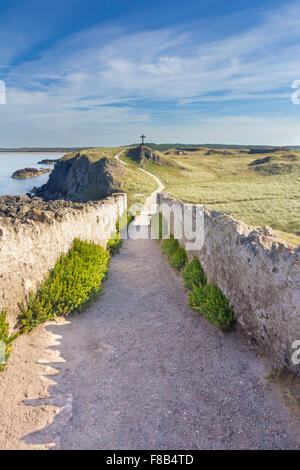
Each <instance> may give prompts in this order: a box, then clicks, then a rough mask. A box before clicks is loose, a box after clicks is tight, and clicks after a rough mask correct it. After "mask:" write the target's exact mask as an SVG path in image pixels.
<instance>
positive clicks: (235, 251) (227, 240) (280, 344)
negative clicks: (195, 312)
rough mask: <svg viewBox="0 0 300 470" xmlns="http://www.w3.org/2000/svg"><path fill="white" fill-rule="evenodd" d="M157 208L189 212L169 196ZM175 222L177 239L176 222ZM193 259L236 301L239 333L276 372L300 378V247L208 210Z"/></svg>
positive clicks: (161, 196) (268, 230)
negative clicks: (297, 350) (299, 360)
mask: <svg viewBox="0 0 300 470" xmlns="http://www.w3.org/2000/svg"><path fill="white" fill-rule="evenodd" d="M157 202H158V205H159V207H160V208H161V209H162V208H163V207H164V206H167V207H169V208H170V207H172V209H173V211H179V213H181V212H182V208H183V206H184V204H183V203H182V202H181V201H179V200H176V199H174V198H172V197H171V196H169V195H167V194H158V201H157ZM185 206H188V207H189V209H190V210H194V209H196V207H197V206H193V205H192V204H186V205H185ZM198 207H199V206H198ZM173 213H174V212H173ZM175 213H176V212H175ZM163 214H164V212H163ZM165 217H166V218H167V216H165ZM169 220H170V224H171V232H173V233H174V216H171V218H170V219H169ZM179 242H180V244H181V245H182V246H184V247H186V244H187V243H188V242H190V240H187V239H186V238H185V236H182V237H181V239H180V240H179ZM188 254H189V256H190V257H192V256H196V257H197V258H198V259H199V260H200V262H201V264H202V266H203V269H204V270H205V273H206V275H207V277H208V279H209V281H211V282H214V283H216V284H217V285H218V286H219V287H220V288H221V289H222V291H223V292H224V293H225V295H226V296H227V297H228V299H229V300H230V302H231V304H232V306H233V308H234V312H235V316H236V320H237V326H238V330H239V331H240V332H242V333H243V334H244V335H246V337H248V338H249V341H250V342H251V343H252V344H253V345H256V346H257V347H258V348H259V349H260V350H261V351H262V352H263V353H264V354H265V355H266V356H267V357H268V358H269V359H270V360H271V362H272V364H273V366H278V367H280V368H286V367H287V368H289V369H290V370H291V371H292V372H294V373H296V374H299V375H300V368H299V367H300V366H297V365H295V364H293V362H292V354H293V343H294V342H295V341H299V340H300V246H299V247H298V248H297V249H295V248H294V247H293V246H291V245H289V244H288V243H285V242H284V241H283V240H281V239H280V238H279V237H278V236H277V235H276V234H275V233H274V232H273V230H272V229H271V228H269V227H263V228H255V229H253V228H252V227H250V226H248V225H246V224H244V223H243V222H240V221H239V220H236V219H234V218H233V217H231V216H230V215H228V214H224V213H222V212H217V211H215V210H210V209H208V208H205V209H204V244H203V246H202V248H201V249H199V250H196V251H193V252H188Z"/></svg>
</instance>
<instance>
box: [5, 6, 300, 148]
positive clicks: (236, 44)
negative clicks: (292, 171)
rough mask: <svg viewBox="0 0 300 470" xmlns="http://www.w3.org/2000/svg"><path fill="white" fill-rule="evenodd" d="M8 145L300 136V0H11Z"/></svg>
mask: <svg viewBox="0 0 300 470" xmlns="http://www.w3.org/2000/svg"><path fill="white" fill-rule="evenodd" d="M0 46H1V47H0V80H3V81H5V83H6V89H7V103H6V105H3V104H2V105H0V147H9V146H16V147H18V146H96V145H98V146H100V145H119V144H130V143H132V142H135V141H137V140H138V136H139V135H140V132H141V131H143V132H144V133H145V134H146V136H147V140H148V141H151V142H184V143H226V144H229V143H236V144H271V145H300V132H299V130H300V105H295V104H293V103H292V100H291V95H292V93H293V91H294V90H293V89H292V88H291V85H292V83H293V81H295V80H300V60H299V59H300V2H299V1H298V2H286V1H284V2H283V1H276V0H272V1H257V0H252V1H248V0H244V1H242V2H241V1H230V0H229V1H227V2H224V1H219V0H210V1H200V0H193V1H185V2H184V1H182V0H180V1H179V0H148V1H147V0H146V1H145V0H144V1H133V0H131V1H130V0H85V1H82V0H72V1H71V0H60V1H57V0H52V1H51V2H49V1H45V0H2V1H1V0H0Z"/></svg>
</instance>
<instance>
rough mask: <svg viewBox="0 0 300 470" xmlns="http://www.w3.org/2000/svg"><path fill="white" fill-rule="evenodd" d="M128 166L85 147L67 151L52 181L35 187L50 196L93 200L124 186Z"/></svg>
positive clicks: (53, 172) (55, 170)
mask: <svg viewBox="0 0 300 470" xmlns="http://www.w3.org/2000/svg"><path fill="white" fill-rule="evenodd" d="M125 173H126V170H125V169H124V167H123V166H122V164H121V163H119V162H118V161H117V160H116V159H114V158H108V157H99V158H97V155H95V154H90V153H89V152H88V151H86V152H85V151H83V152H80V153H77V154H75V155H73V154H71V155H65V156H64V157H63V158H62V159H60V160H59V161H58V162H57V163H56V165H55V167H54V170H53V171H52V173H51V175H50V177H49V181H48V182H47V183H46V184H45V185H43V186H42V187H41V188H37V189H36V190H35V194H36V195H37V196H40V197H43V198H44V199H46V200H51V199H65V200H71V201H89V200H97V199H102V198H103V197H106V196H108V195H110V194H112V193H113V192H116V191H119V190H121V189H122V177H123V176H124V175H125Z"/></svg>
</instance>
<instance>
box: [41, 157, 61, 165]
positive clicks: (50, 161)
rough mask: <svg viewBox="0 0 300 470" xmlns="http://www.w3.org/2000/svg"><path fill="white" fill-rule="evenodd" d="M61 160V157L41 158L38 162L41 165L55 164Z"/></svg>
mask: <svg viewBox="0 0 300 470" xmlns="http://www.w3.org/2000/svg"><path fill="white" fill-rule="evenodd" d="M59 160H61V159H60V158H45V160H41V161H40V162H38V164H39V165H53V164H55V163H57V162H59Z"/></svg>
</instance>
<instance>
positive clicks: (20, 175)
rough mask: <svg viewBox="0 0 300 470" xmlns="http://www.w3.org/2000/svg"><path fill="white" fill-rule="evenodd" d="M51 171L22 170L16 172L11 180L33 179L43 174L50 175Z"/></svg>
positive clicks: (42, 169) (46, 169)
mask: <svg viewBox="0 0 300 470" xmlns="http://www.w3.org/2000/svg"><path fill="white" fill-rule="evenodd" d="M51 171H52V170H50V169H49V168H41V169H40V170H39V169H37V168H29V167H27V168H23V169H22V170H17V171H15V172H14V173H13V174H12V178H15V179H18V180H19V179H24V178H34V177H35V176H39V175H43V174H44V173H50V172H51Z"/></svg>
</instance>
